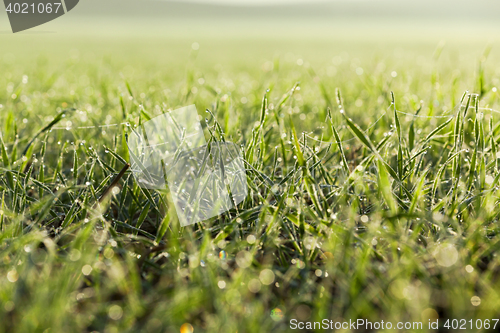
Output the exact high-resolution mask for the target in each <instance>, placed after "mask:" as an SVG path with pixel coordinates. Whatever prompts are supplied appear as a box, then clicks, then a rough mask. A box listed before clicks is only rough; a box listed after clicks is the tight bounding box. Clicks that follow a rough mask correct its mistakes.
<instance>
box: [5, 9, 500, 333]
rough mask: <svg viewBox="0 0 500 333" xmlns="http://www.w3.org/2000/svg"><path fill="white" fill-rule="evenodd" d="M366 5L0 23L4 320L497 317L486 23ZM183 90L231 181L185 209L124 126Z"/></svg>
mask: <svg viewBox="0 0 500 333" xmlns="http://www.w3.org/2000/svg"><path fill="white" fill-rule="evenodd" d="M75 11H76V9H75ZM367 20H368V19H367ZM367 20H365V19H357V20H349V19H345V20H344V21H342V20H337V21H335V22H324V21H318V22H315V21H314V20H310V21H300V22H298V23H297V24H294V22H293V20H292V21H290V20H284V19H283V20H281V21H280V20H278V21H276V22H273V23H272V24H271V23H269V22H267V21H266V22H267V23H260V22H259V21H258V20H257V21H255V20H250V19H249V20H242V21H241V22H239V21H238V20H236V19H235V21H234V22H232V21H231V24H229V23H227V22H226V23H224V22H220V21H217V20H215V21H216V22H213V23H211V22H210V20H206V21H203V22H199V21H196V20H193V21H183V20H181V19H179V20H177V21H176V20H172V21H170V22H168V23H165V22H163V21H161V20H158V19H157V18H156V19H154V20H151V21H148V20H142V21H140V20H138V19H131V23H130V24H132V25H136V26H140V28H131V27H130V26H128V25H127V23H126V22H124V21H123V20H121V21H120V20H118V19H116V18H110V19H109V20H108V21H107V22H106V24H104V23H102V22H100V21H99V18H93V19H88V20H87V19H83V18H78V17H77V19H75V21H71V20H70V15H68V17H64V18H62V19H61V20H59V21H58V22H54V23H51V24H48V25H46V26H43V27H40V28H37V29H35V30H33V31H31V32H30V31H27V32H23V33H19V34H15V35H14V34H9V33H8V31H7V30H8V26H5V25H2V28H4V30H5V31H3V32H2V33H1V34H0V133H1V135H0V137H1V141H0V153H1V158H0V332H6V333H14V332H44V333H48V332H101V333H112V332H113V333H114V332H117V333H118V332H169V333H170V332H181V333H188V332H191V333H192V332H239V333H243V332H288V331H292V329H291V327H290V320H292V319H296V320H297V321H298V322H299V321H300V322H314V321H322V320H323V319H328V320H332V321H334V322H344V321H349V319H351V320H356V319H365V320H369V321H372V322H376V321H377V322H379V321H381V320H383V321H384V322H392V323H394V325H395V324H396V323H397V322H412V323H413V322H422V323H423V329H422V330H412V329H410V330H406V331H408V332H430V331H433V330H431V329H429V327H428V322H429V320H430V321H432V322H434V321H436V320H439V325H440V326H442V327H441V331H443V332H444V331H450V332H451V331H453V330H454V329H453V328H452V327H451V320H452V319H458V320H460V319H465V320H466V325H467V326H465V327H467V331H488V329H487V328H488V327H489V330H490V331H493V329H494V325H495V321H494V319H499V318H500V317H499V316H500V295H499V290H500V258H499V257H498V251H499V249H500V235H499V233H500V226H499V214H500V209H499V200H500V191H499V180H500V173H499V168H500V165H499V164H500V160H499V159H500V146H499V144H500V111H499V110H500V103H499V102H500V95H499V91H498V89H500V66H499V62H498V60H499V59H500V53H499V52H500V51H499V50H500V44H499V40H498V37H497V36H496V34H495V31H498V28H497V26H496V25H488V24H487V23H484V24H483V23H481V22H479V23H477V24H476V25H473V27H472V28H470V27H468V26H464V25H462V24H461V23H460V22H457V21H453V22H452V23H449V24H447V25H446V27H445V28H442V27H440V26H439V24H437V23H433V25H432V24H430V25H428V24H427V23H426V21H417V20H415V21H411V22H406V21H405V20H404V19H401V20H399V21H394V22H392V23H391V22H389V21H387V20H383V22H380V21H377V20H373V24H372V23H371V22H372V21H370V20H368V21H367ZM139 23H140V24H139ZM2 24H3V22H2ZM396 26H400V28H395V27H396ZM415 31H417V32H415ZM190 104H196V106H197V109H198V113H199V115H200V116H201V117H202V119H203V122H204V123H205V122H206V125H207V126H206V132H207V134H208V133H211V135H212V136H211V140H215V141H221V140H227V141H231V142H234V143H236V144H237V145H238V146H240V147H241V150H242V154H243V156H244V159H245V168H246V173H247V184H248V189H249V194H248V196H247V197H246V199H245V200H244V201H243V202H242V203H241V204H239V205H238V206H237V207H236V208H235V209H233V210H231V211H228V212H226V213H224V214H222V215H220V216H218V217H216V218H213V219H210V220H207V221H203V222H201V223H198V224H194V225H190V226H186V227H181V226H180V225H179V223H178V222H177V219H176V218H175V216H172V214H167V213H166V212H168V211H169V207H168V203H167V204H166V202H168V200H167V197H168V194H165V193H160V192H158V191H155V190H148V189H144V188H140V187H139V186H138V184H137V182H136V181H135V179H134V177H133V175H132V173H131V171H130V169H127V167H126V165H127V163H128V162H129V161H130V157H129V153H128V149H127V144H126V140H127V135H128V134H130V133H131V131H132V129H133V128H134V127H136V126H138V125H139V124H142V123H143V122H145V121H147V120H149V119H151V118H153V117H154V116H157V115H160V114H162V113H165V112H169V111H171V110H175V109H177V108H180V107H183V106H186V105H190ZM448 319H450V321H449V324H450V328H446V327H444V325H445V324H446V321H447V320H448ZM478 319H479V321H477V320H478ZM469 320H472V321H471V322H469ZM487 320H488V321H487ZM497 321H498V320H497ZM480 324H481V327H480V326H479V325H480ZM470 325H473V327H472V329H470ZM486 325H488V327H487V326H486ZM499 327H500V323H499V324H498V325H497V326H496V330H498V329H499ZM294 331H300V330H298V329H297V330H294ZM305 331H307V330H305ZM309 331H314V330H309ZM316 331H320V330H316ZM325 331H327V330H325ZM344 331H345V332H349V331H351V330H350V329H344ZM358 331H369V330H365V329H360V330H358ZM380 331H391V330H389V329H387V330H380ZM455 331H456V330H455Z"/></svg>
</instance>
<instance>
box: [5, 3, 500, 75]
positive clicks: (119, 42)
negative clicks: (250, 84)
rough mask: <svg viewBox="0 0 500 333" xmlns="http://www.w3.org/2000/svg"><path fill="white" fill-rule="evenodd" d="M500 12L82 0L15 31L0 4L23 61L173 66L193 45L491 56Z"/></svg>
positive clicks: (215, 51) (256, 59)
mask: <svg viewBox="0 0 500 333" xmlns="http://www.w3.org/2000/svg"><path fill="white" fill-rule="evenodd" d="M499 13H500V2H499V1H496V0H477V1H473V2H472V1H464V0H439V1H431V0H423V1H406V0H403V1H402V0H349V1H348V0H324V1H313V0H309V1H307V0H305V1H301V0H291V1H286V0H271V1H264V0H254V1H250V0H198V1H168V0H81V1H80V3H79V5H78V6H77V7H76V8H75V10H73V11H71V12H70V13H68V14H67V15H64V16H63V17H61V18H59V19H57V20H55V21H53V22H49V23H47V24H45V25H42V26H39V27H36V28H34V29H31V30H28V31H25V32H21V33H18V34H12V33H11V31H10V26H9V23H8V19H7V15H6V13H5V11H3V10H2V11H1V14H0V45H2V47H1V48H0V57H2V58H3V59H4V60H5V59H6V60H7V61H9V59H14V58H15V59H16V60H17V61H19V60H21V59H25V60H26V61H27V65H29V62H31V61H32V60H33V57H38V56H40V55H45V56H46V57H47V58H48V60H49V61H55V62H59V61H62V60H64V59H67V58H70V57H75V56H77V55H78V56H81V57H90V58H92V57H98V58H102V57H103V56H111V57H112V58H113V59H114V61H116V62H119V61H126V62H128V61H130V60H127V59H130V56H131V55H133V56H134V57H138V58H136V59H143V62H148V63H151V62H154V63H155V64H156V65H157V66H169V65H173V66H178V65H182V64H184V63H185V62H186V57H187V56H188V54H189V52H190V50H191V49H192V45H193V43H196V44H195V48H198V46H197V45H199V51H200V52H199V56H198V61H200V62H203V63H206V64H209V65H217V64H220V65H222V66H229V67H230V66H232V65H234V64H237V65H238V66H241V65H242V63H243V64H245V65H246V66H249V67H250V68H253V66H256V65H258V66H261V65H262V64H263V63H264V62H265V61H268V60H273V59H275V58H276V57H286V56H288V57H295V58H297V59H299V58H300V59H302V58H303V59H304V61H311V62H313V63H314V64H316V65H318V66H321V65H323V64H326V63H329V62H330V61H331V60H332V58H333V57H335V56H338V55H341V54H343V55H344V56H346V55H347V54H348V55H349V56H350V57H358V58H360V59H363V58H365V57H368V58H371V57H374V56H375V55H379V56H383V57H388V56H395V58H396V59H397V58H398V57H401V56H403V57H404V55H405V54H407V53H409V54H411V55H415V56H416V57H417V56H424V57H431V56H432V54H433V52H434V50H435V49H436V47H437V46H438V45H440V43H441V44H443V43H446V50H448V51H449V53H446V54H447V56H446V57H448V58H447V59H448V61H447V63H450V61H452V62H453V61H468V60H471V59H474V58H477V57H478V56H479V55H480V54H482V52H483V50H484V48H485V47H486V46H487V45H491V46H492V47H493V53H492V56H494V54H495V53H496V51H495V49H496V48H495V46H496V45H498V42H499V39H500V34H499V32H500V20H498V14H499ZM459 51H460V52H459ZM457 53H460V56H459V55H457ZM459 57H463V58H459ZM415 60H416V58H415Z"/></svg>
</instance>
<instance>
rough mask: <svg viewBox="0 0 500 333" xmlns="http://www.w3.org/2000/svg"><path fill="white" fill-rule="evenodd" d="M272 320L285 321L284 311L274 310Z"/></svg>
mask: <svg viewBox="0 0 500 333" xmlns="http://www.w3.org/2000/svg"><path fill="white" fill-rule="evenodd" d="M271 319H272V320H274V321H280V320H282V319H283V311H281V309H280V308H274V309H272V310H271Z"/></svg>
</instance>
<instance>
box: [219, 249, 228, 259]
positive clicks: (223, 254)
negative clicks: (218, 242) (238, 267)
mask: <svg viewBox="0 0 500 333" xmlns="http://www.w3.org/2000/svg"><path fill="white" fill-rule="evenodd" d="M226 258H227V254H226V251H224V250H222V251H220V252H219V259H220V260H226Z"/></svg>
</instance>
